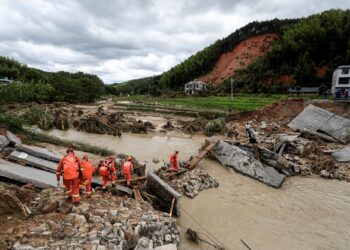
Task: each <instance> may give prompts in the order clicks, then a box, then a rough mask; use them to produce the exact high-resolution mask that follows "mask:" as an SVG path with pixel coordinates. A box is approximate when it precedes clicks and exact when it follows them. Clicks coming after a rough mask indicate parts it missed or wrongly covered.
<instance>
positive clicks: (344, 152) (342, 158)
mask: <svg viewBox="0 0 350 250" xmlns="http://www.w3.org/2000/svg"><path fill="white" fill-rule="evenodd" d="M332 156H333V157H334V159H335V160H336V161H338V162H350V146H347V147H344V148H342V149H339V150H336V151H334V152H333V153H332Z"/></svg>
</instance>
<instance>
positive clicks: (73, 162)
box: [56, 153, 80, 203]
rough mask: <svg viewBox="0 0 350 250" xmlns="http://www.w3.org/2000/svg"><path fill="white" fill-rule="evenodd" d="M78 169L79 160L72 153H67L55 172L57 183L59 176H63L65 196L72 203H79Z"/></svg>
mask: <svg viewBox="0 0 350 250" xmlns="http://www.w3.org/2000/svg"><path fill="white" fill-rule="evenodd" d="M79 169H80V160H79V158H78V157H77V156H75V155H74V153H68V154H67V155H66V156H65V157H63V158H62V159H61V160H60V162H59V164H58V166H57V171H56V177H57V181H59V180H60V176H61V175H62V176H63V184H64V186H65V188H66V194H67V196H68V198H72V201H73V202H74V203H77V202H79V200H80V196H79Z"/></svg>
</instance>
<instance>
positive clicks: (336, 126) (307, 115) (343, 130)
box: [288, 104, 350, 143]
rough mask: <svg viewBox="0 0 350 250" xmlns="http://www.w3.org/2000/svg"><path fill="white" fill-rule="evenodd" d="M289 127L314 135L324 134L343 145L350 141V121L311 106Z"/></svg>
mask: <svg viewBox="0 0 350 250" xmlns="http://www.w3.org/2000/svg"><path fill="white" fill-rule="evenodd" d="M288 127H290V128H292V129H298V130H300V131H310V132H312V133H317V132H324V133H326V134H328V135H330V136H332V137H333V138H335V139H337V140H339V141H340V142H342V143H347V142H349V141H350V120H348V119H345V118H343V117H340V116H338V115H336V114H334V113H332V112H329V111H327V110H324V109H322V108H319V107H316V106H314V105H311V104H310V105H309V106H307V108H306V109H304V111H303V112H301V113H300V114H299V115H298V116H297V117H296V118H294V119H293V120H292V121H291V122H290V123H289V124H288Z"/></svg>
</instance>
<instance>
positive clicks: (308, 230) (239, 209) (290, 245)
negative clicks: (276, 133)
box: [45, 130, 350, 249]
mask: <svg viewBox="0 0 350 250" xmlns="http://www.w3.org/2000/svg"><path fill="white" fill-rule="evenodd" d="M45 133H48V134H50V135H54V136H58V137H60V138H62V139H70V140H79V141H88V142H89V143H91V144H95V145H98V146H103V147H108V148H111V149H114V150H115V151H116V152H118V153H129V154H132V155H134V156H135V157H136V158H137V159H139V160H140V161H141V162H142V161H144V162H147V163H148V166H149V168H154V169H156V168H158V167H160V166H161V165H162V162H160V163H158V164H154V163H152V160H153V158H158V159H159V160H160V161H162V160H163V159H164V160H166V161H167V160H168V156H169V154H170V153H171V152H172V151H173V150H174V149H175V148H177V149H179V150H180V153H181V155H180V158H181V159H184V160H186V159H187V158H188V157H190V156H191V155H194V154H196V153H197V152H198V148H199V147H200V145H201V143H202V142H203V141H204V139H205V137H203V136H193V137H189V136H187V135H184V134H177V135H175V134H173V135H169V134H168V135H164V134H162V133H151V134H147V135H140V134H129V133H125V134H123V136H122V137H120V138H118V137H113V136H110V135H97V134H91V133H85V132H78V131H75V130H67V131H59V130H51V131H47V132H45ZM199 168H202V169H204V170H205V171H207V172H208V173H209V174H210V175H211V176H212V177H214V178H215V179H216V180H217V181H218V182H219V183H220V185H219V187H218V188H216V189H209V190H205V191H203V192H201V193H200V194H199V195H198V196H197V197H196V198H195V199H188V198H183V199H182V201H181V207H182V209H183V212H182V215H181V217H180V218H178V225H179V226H180V228H181V233H182V237H181V244H180V249H208V245H206V244H199V245H195V244H193V243H191V242H189V241H188V240H187V238H186V236H185V235H184V232H185V231H186V229H187V228H192V229H195V230H198V231H199V232H203V233H204V232H205V230H208V231H209V232H210V233H211V234H212V235H213V236H215V238H217V239H218V241H220V242H222V243H223V244H225V246H226V247H227V249H246V248H245V247H244V245H243V244H242V243H241V241H240V240H241V239H243V240H244V241H245V242H247V243H248V244H249V245H250V247H251V248H252V249H348V242H347V239H349V238H350V231H349V225H350V217H349V216H348V214H349V213H350V189H349V183H347V182H344V181H337V180H325V179H321V178H318V177H310V178H304V177H290V178H288V179H287V181H286V182H285V183H284V185H283V187H282V188H281V189H274V188H270V187H267V186H265V185H264V184H261V183H259V182H257V181H255V180H253V179H250V178H247V177H244V176H242V175H240V174H237V173H235V172H232V171H229V170H226V169H224V168H223V167H222V166H221V165H220V164H218V163H217V162H214V161H212V160H205V161H203V162H202V163H200V165H199ZM193 219H194V220H195V221H196V222H195V221H194V220H193ZM198 224H200V225H201V226H199V225H198ZM209 249H210V248H209Z"/></svg>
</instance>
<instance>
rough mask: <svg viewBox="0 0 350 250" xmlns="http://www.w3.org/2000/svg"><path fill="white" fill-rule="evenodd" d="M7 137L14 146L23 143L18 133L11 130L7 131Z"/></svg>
mask: <svg viewBox="0 0 350 250" xmlns="http://www.w3.org/2000/svg"><path fill="white" fill-rule="evenodd" d="M6 137H7V139H8V140H9V142H10V146H12V147H14V146H16V145H19V144H22V141H21V139H19V138H18V137H17V136H16V135H14V134H13V133H12V132H11V131H9V130H7V131H6Z"/></svg>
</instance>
